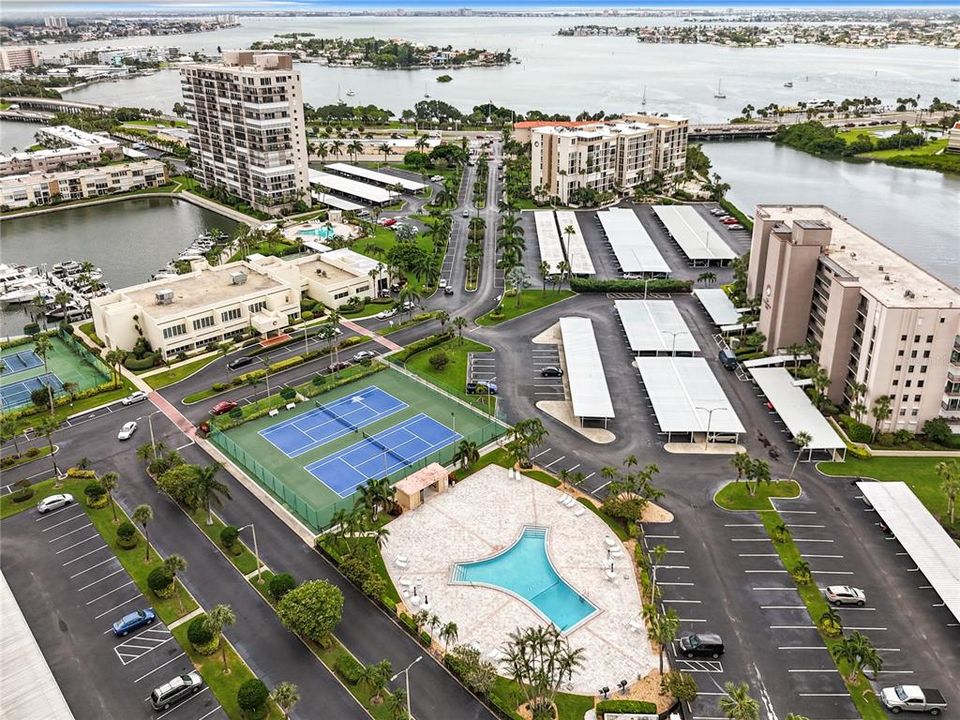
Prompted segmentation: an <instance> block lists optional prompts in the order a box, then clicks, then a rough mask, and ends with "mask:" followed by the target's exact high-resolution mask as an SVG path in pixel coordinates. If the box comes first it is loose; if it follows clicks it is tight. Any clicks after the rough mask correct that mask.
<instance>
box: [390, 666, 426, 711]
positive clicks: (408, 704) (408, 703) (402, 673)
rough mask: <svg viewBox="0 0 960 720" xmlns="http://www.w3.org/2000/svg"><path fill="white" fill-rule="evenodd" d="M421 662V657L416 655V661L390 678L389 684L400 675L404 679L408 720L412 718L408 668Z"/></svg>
mask: <svg viewBox="0 0 960 720" xmlns="http://www.w3.org/2000/svg"><path fill="white" fill-rule="evenodd" d="M421 660H423V655H418V656H417V659H416V660H414V661H413V662H412V663H410V664H409V665H407V666H406V667H405V668H404V669H403V670H401V671H400V672H398V673H397V674H396V675H394V676H393V677H392V678H390V682H393V681H394V680H396V679H397V678H398V677H400V676H401V675H403V676H404V677H405V680H406V686H407V717H408V718H412V717H413V711H412V710H411V709H410V668H412V667H413V666H414V665H416V664H417V663H418V662H420V661H421Z"/></svg>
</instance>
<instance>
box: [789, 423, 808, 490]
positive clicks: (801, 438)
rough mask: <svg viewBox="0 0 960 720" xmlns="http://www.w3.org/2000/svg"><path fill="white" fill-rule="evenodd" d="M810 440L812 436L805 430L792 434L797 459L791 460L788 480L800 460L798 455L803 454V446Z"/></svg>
mask: <svg viewBox="0 0 960 720" xmlns="http://www.w3.org/2000/svg"><path fill="white" fill-rule="evenodd" d="M811 442H813V436H812V435H811V434H810V433H808V432H807V431H806V430H801V431H800V432H798V433H797V434H796V435H794V436H793V443H794V445H796V446H797V459H796V460H794V461H793V467H792V468H790V477H789V478H788V479H789V480H793V473H794V471H795V470H796V469H797V463H798V462H800V456H801V455H802V454H803V450H804V448H806V447H808V446H809V445H810V443H811Z"/></svg>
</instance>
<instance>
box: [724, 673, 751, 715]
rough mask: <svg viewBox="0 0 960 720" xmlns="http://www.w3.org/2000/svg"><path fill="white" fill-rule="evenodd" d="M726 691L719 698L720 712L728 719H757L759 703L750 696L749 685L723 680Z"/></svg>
mask: <svg viewBox="0 0 960 720" xmlns="http://www.w3.org/2000/svg"><path fill="white" fill-rule="evenodd" d="M723 690H724V692H725V693H726V695H724V696H723V697H722V698H720V712H722V713H723V714H724V715H725V716H726V717H727V718H729V720H759V718H760V703H759V702H757V701H756V700H755V699H754V698H752V697H751V696H750V687H749V686H748V685H747V684H746V683H732V682H729V681H727V682H725V683H724V684H723Z"/></svg>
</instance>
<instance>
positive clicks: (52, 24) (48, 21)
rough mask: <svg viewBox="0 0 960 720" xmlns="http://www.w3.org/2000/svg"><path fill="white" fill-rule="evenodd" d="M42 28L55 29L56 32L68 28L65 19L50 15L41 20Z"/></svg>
mask: <svg viewBox="0 0 960 720" xmlns="http://www.w3.org/2000/svg"><path fill="white" fill-rule="evenodd" d="M43 26H44V27H48V28H56V29H58V30H66V29H67V28H68V27H70V26H69V25H68V24H67V19H66V18H65V17H62V16H59V17H58V16H56V15H50V16H49V17H45V18H44V19H43Z"/></svg>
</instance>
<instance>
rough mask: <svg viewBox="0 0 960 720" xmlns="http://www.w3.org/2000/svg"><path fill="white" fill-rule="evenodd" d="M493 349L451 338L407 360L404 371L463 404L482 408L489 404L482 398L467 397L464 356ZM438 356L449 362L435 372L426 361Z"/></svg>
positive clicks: (465, 358)
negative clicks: (417, 376)
mask: <svg viewBox="0 0 960 720" xmlns="http://www.w3.org/2000/svg"><path fill="white" fill-rule="evenodd" d="M492 350H493V348H491V347H489V346H487V345H482V344H480V343H478V342H474V341H473V340H467V339H465V338H464V339H463V341H462V342H461V340H460V339H459V338H452V339H450V340H447V341H446V342H442V343H440V344H439V345H435V346H434V347H432V348H428V349H426V350H423V351H421V352H419V353H417V354H416V355H413V356H412V357H410V358H409V359H408V360H407V361H406V363H405V367H406V368H407V370H409V371H410V372H414V373H416V374H417V375H419V376H420V377H422V378H426V379H427V380H429V381H430V382H432V383H433V384H434V385H437V386H438V387H441V388H443V389H444V390H446V391H447V392H449V393H452V394H454V395H456V396H457V397H459V398H462V399H463V400H466V401H467V402H470V403H473V404H475V405H478V406H482V407H486V406H487V405H489V404H490V401H489V400H488V399H487V398H486V397H479V396H477V395H467V391H466V385H467V355H468V354H469V353H471V352H476V353H480V352H491V351H492ZM438 352H443V353H446V355H447V357H448V358H449V359H450V361H449V362H448V363H447V365H446V366H445V367H444V368H443V369H442V370H435V369H434V368H433V367H432V366H431V365H430V358H431V357H432V356H433V355H435V354H436V353H438Z"/></svg>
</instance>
